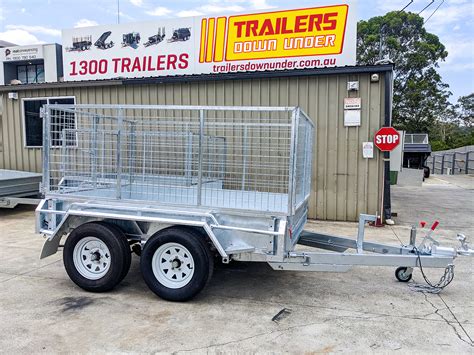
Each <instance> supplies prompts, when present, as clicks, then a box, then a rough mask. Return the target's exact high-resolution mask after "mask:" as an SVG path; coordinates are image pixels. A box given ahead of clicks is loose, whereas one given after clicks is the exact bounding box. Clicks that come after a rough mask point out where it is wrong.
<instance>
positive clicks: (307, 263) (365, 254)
mask: <svg viewBox="0 0 474 355" xmlns="http://www.w3.org/2000/svg"><path fill="white" fill-rule="evenodd" d="M375 219H376V216H372V215H364V214H363V215H360V217H359V228H358V233H357V238H356V239H352V238H347V237H340V236H335V235H330V234H322V233H314V232H309V231H303V232H302V233H301V236H300V238H299V241H298V244H300V245H305V246H310V247H314V248H318V249H322V250H324V251H321V252H312V251H293V252H290V253H288V255H287V256H286V257H285V258H284V259H283V261H282V262H279V261H271V262H269V264H270V266H271V267H272V268H273V269H275V270H297V271H333V272H345V271H348V270H350V269H351V268H352V267H353V266H394V267H398V268H397V270H396V273H395V275H396V277H397V279H398V280H399V281H402V282H407V281H409V280H410V279H411V277H412V273H413V268H415V267H419V268H420V270H421V271H422V273H423V268H445V269H446V270H447V271H446V272H445V275H444V276H445V279H447V281H446V282H447V283H449V282H450V280H452V277H453V276H454V271H453V261H454V259H455V258H456V257H457V256H458V255H463V256H473V255H474V249H472V248H471V247H470V246H469V244H468V243H467V240H466V237H465V236H464V235H463V234H458V236H457V239H458V240H459V242H460V243H461V245H460V246H459V247H458V248H457V249H456V248H453V247H443V246H440V245H439V243H438V242H437V241H436V240H434V239H433V237H432V234H433V232H434V230H435V229H436V227H437V226H438V225H439V222H438V221H436V222H435V223H433V225H432V226H431V228H430V230H429V231H428V233H426V235H425V236H424V238H423V240H422V241H421V243H420V244H419V245H416V226H413V227H412V229H411V233H410V243H409V244H408V245H401V246H393V245H386V244H380V243H374V242H366V241H364V228H365V224H366V223H367V222H369V221H375ZM348 249H354V250H355V251H356V252H355V253H353V252H351V253H348V252H346V251H347V250H348ZM451 274H452V276H449V275H451ZM446 275H448V276H449V277H448V278H447V277H446ZM423 276H424V278H425V275H424V273H423ZM425 281H427V283H428V282H429V281H428V280H427V279H426V278H425ZM429 285H431V283H429ZM440 285H441V284H439V283H438V284H436V285H433V287H435V286H436V287H438V289H439V290H440V289H442V288H443V287H445V286H446V285H445V286H442V287H441V288H439V286H440ZM438 292H439V291H438Z"/></svg>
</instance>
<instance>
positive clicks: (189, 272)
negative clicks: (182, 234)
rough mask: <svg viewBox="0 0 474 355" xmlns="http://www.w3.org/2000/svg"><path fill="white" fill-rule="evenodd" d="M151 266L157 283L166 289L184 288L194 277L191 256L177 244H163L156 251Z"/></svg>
mask: <svg viewBox="0 0 474 355" xmlns="http://www.w3.org/2000/svg"><path fill="white" fill-rule="evenodd" d="M151 266H152V269H153V274H154V275H155V277H156V279H157V280H158V282H159V283H160V284H162V285H163V286H165V287H168V288H181V287H184V286H186V285H187V284H188V283H189V282H190V281H191V279H192V278H193V275H194V259H193V256H192V255H191V253H190V252H189V250H188V249H187V248H185V247H184V246H182V245H181V244H178V243H165V244H163V245H161V246H160V247H159V248H158V249H156V251H155V254H153V258H152V260H151Z"/></svg>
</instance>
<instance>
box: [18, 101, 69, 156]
mask: <svg viewBox="0 0 474 355" xmlns="http://www.w3.org/2000/svg"><path fill="white" fill-rule="evenodd" d="M74 103H75V98H74V97H56V98H39V99H24V100H23V115H24V122H25V145H26V147H30V148H32V147H42V146H43V119H42V118H41V117H40V109H41V107H42V106H43V105H45V104H66V105H73V104H74ZM52 113H53V115H52V119H51V145H52V146H60V145H62V139H61V135H62V132H63V130H65V131H64V132H65V134H66V145H68V146H71V145H76V135H75V132H73V131H72V130H71V131H69V130H68V129H74V128H75V117H74V114H73V113H67V112H66V113H62V114H61V115H55V114H54V111H52Z"/></svg>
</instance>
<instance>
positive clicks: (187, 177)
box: [43, 105, 314, 214]
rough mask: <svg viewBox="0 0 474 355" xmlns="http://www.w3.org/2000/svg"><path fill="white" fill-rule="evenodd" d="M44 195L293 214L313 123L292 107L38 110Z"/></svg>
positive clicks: (305, 175) (304, 189)
mask: <svg viewBox="0 0 474 355" xmlns="http://www.w3.org/2000/svg"><path fill="white" fill-rule="evenodd" d="M44 116H45V125H44V131H43V143H44V147H45V149H44V162H43V164H44V166H43V169H44V170H43V173H44V179H43V183H44V189H45V192H46V193H47V194H50V195H52V194H53V195H54V194H55V195H60V196H61V197H62V198H68V197H75V198H78V197H93V198H98V199H114V200H133V201H153V202H154V203H157V204H170V205H192V206H206V207H215V208H231V209H239V210H242V209H244V210H254V211H263V212H277V213H285V214H294V213H295V211H296V210H297V209H298V208H299V207H300V206H301V205H302V204H303V203H304V202H305V201H306V200H307V199H308V197H309V194H310V181H311V176H310V175H311V160H312V144H313V136H314V132H313V130H314V127H313V124H312V122H311V120H310V119H309V118H308V117H307V116H306V114H305V113H304V112H303V111H301V110H300V109H299V108H286V107H283V108H270V107H267V108H265V107H262V108H260V107H209V106H203V107H199V106H134V105H132V106H116V105H105V106H104V105H46V106H45V110H44Z"/></svg>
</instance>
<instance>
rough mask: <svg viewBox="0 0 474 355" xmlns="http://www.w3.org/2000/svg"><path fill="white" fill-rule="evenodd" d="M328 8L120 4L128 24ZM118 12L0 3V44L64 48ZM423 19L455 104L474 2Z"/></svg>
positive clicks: (97, 2)
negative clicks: (440, 47) (75, 30)
mask: <svg viewBox="0 0 474 355" xmlns="http://www.w3.org/2000/svg"><path fill="white" fill-rule="evenodd" d="M431 1H432V0H414V1H413V3H412V4H411V5H410V6H409V7H408V8H407V11H412V12H416V13H418V12H420V11H421V10H422V9H423V8H424V7H425V6H426V5H428V4H430V2H431ZM341 2H343V1H341ZM324 3H325V2H324V1H308V0H299V1H297V2H295V1H290V0H187V1H178V0H176V1H169V0H168V1H156V0H155V1H151V0H120V1H119V4H120V11H119V12H120V22H121V23H123V22H136V21H153V20H159V19H160V18H173V17H187V16H198V15H216V14H232V13H241V12H245V11H259V10H273V9H289V8H300V7H301V8H303V7H311V6H314V5H320V4H324ZM326 3H329V2H326ZM408 3H409V0H403V1H399V0H372V1H362V0H360V1H358V19H359V20H361V19H363V20H367V19H369V18H371V17H374V16H381V15H384V14H385V13H386V12H388V11H392V10H400V9H402V8H403V7H404V6H405V5H406V4H408ZM438 6H439V9H438V10H436V8H437V7H438ZM435 10H436V11H435ZM117 12H118V10H117V0H80V1H73V0H71V1H56V0H0V39H2V40H5V41H9V42H13V43H16V44H20V45H24V44H38V43H53V42H56V43H61V29H63V28H72V27H81V26H94V25H105V24H111V23H117ZM421 16H423V17H424V18H425V21H426V24H425V26H426V28H427V30H428V31H429V32H431V33H434V34H436V35H437V36H438V37H439V38H440V40H441V42H442V43H443V44H444V45H445V46H446V48H447V51H448V53H449V55H448V58H447V59H446V61H445V62H442V63H441V65H440V73H441V75H442V77H443V80H444V82H446V83H448V84H449V86H450V91H451V92H452V93H453V96H452V97H451V101H452V102H455V101H456V100H457V98H458V97H459V96H464V95H468V94H470V93H472V92H474V36H473V34H474V0H434V1H433V3H432V4H431V6H430V7H428V8H427V9H426V10H424V11H423V12H421ZM429 17H430V18H429ZM428 18H429V19H428Z"/></svg>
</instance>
